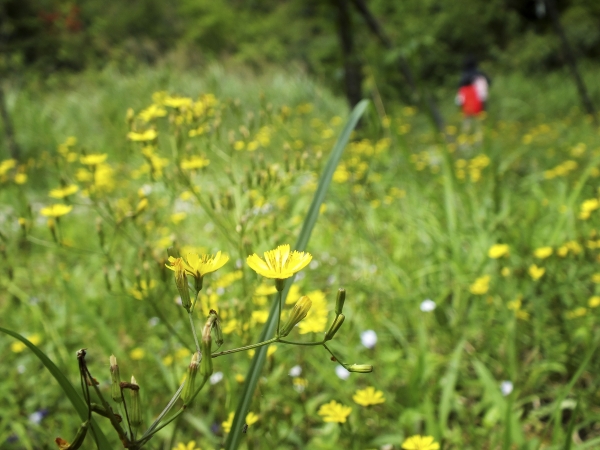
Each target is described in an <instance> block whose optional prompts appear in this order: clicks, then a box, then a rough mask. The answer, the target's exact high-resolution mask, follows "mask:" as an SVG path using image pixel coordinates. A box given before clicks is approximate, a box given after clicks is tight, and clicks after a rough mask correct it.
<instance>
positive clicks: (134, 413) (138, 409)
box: [129, 375, 142, 427]
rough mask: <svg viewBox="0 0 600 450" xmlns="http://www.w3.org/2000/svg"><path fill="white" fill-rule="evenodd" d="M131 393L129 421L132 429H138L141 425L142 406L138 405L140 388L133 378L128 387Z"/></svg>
mask: <svg viewBox="0 0 600 450" xmlns="http://www.w3.org/2000/svg"><path fill="white" fill-rule="evenodd" d="M129 392H130V393H131V406H130V412H129V421H130V422H131V426H132V427H139V426H140V425H141V424H142V405H141V404H140V386H139V385H138V384H137V381H135V377H134V376H133V375H132V376H131V384H130V386H129Z"/></svg>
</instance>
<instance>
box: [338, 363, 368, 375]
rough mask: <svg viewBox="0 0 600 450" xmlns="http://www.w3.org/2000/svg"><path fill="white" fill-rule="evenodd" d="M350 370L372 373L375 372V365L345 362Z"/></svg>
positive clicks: (345, 365)
mask: <svg viewBox="0 0 600 450" xmlns="http://www.w3.org/2000/svg"><path fill="white" fill-rule="evenodd" d="M344 367H345V368H346V370H347V371H348V372H357V373H370V372H373V366H371V365H370V364H344Z"/></svg>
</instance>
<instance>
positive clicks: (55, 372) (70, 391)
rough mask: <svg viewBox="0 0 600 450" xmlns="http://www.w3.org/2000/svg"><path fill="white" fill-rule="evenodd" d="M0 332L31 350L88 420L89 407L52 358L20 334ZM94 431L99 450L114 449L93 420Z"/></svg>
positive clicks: (7, 331) (79, 412)
mask: <svg viewBox="0 0 600 450" xmlns="http://www.w3.org/2000/svg"><path fill="white" fill-rule="evenodd" d="M0 331H1V332H3V333H6V334H8V335H9V336H12V337H14V338H15V339H18V340H19V341H21V342H22V343H23V344H25V345H26V346H27V347H29V349H30V350H31V351H32V352H33V353H34V354H35V356H37V357H38V358H39V360H40V361H41V362H42V363H43V364H44V366H46V369H48V371H49V372H50V373H51V374H52V376H53V377H54V378H55V379H56V381H58V384H59V385H60V387H61V388H62V390H63V392H64V393H65V394H66V395H67V398H68V399H69V400H70V401H71V404H72V405H73V407H74V408H75V409H76V410H77V413H78V414H79V417H80V418H81V420H82V421H86V420H87V416H88V410H87V406H86V404H85V403H84V401H83V399H82V398H81V397H80V396H79V394H78V393H77V391H76V390H75V388H74V387H73V385H72V384H71V382H70V381H69V380H68V379H67V377H66V376H65V375H64V374H63V373H62V372H61V371H60V369H59V368H58V367H56V364H54V363H53V362H52V360H51V359H50V358H48V357H47V356H46V354H45V353H44V352H42V351H41V350H40V349H39V348H37V347H36V346H35V345H33V344H32V343H31V342H29V341H28V340H27V339H25V338H24V337H23V336H21V335H20V334H19V333H16V332H14V331H11V330H8V329H6V328H3V327H0ZM91 424H92V430H93V432H94V433H95V435H96V442H97V443H98V449H99V450H111V449H112V447H111V445H110V444H109V443H108V440H107V439H106V436H105V435H104V433H103V432H102V430H101V429H100V427H99V426H98V424H97V423H96V422H95V421H94V419H92V422H91Z"/></svg>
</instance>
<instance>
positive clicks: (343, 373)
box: [335, 364, 350, 380]
mask: <svg viewBox="0 0 600 450" xmlns="http://www.w3.org/2000/svg"><path fill="white" fill-rule="evenodd" d="M335 374H336V375H337V376H338V377H339V378H340V379H342V380H347V379H348V377H349V376H350V372H348V371H347V370H346V368H345V367H344V366H342V365H341V364H338V365H337V367H336V368H335Z"/></svg>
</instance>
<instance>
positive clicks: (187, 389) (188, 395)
mask: <svg viewBox="0 0 600 450" xmlns="http://www.w3.org/2000/svg"><path fill="white" fill-rule="evenodd" d="M209 357H210V356H209ZM199 361H200V355H199V354H198V352H195V353H194V354H193V356H192V361H191V362H190V365H189V366H188V372H187V378H186V379H185V385H184V386H183V391H181V400H183V404H184V405H188V404H189V402H190V401H191V400H192V396H193V395H194V389H195V387H196V374H197V373H198V367H199V365H200V363H199Z"/></svg>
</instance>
